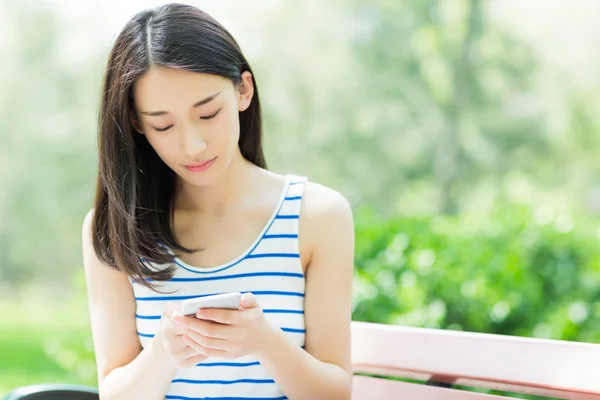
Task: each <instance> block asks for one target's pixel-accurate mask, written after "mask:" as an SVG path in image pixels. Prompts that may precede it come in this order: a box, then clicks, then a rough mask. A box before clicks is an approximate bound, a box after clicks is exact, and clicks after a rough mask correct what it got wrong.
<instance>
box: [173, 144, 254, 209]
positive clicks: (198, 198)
mask: <svg viewBox="0 0 600 400" xmlns="http://www.w3.org/2000/svg"><path fill="white" fill-rule="evenodd" d="M258 168H259V167H257V166H256V165H254V164H252V163H250V162H249V161H247V160H246V159H244V157H243V156H242V155H241V153H239V152H238V153H237V154H236V156H235V157H234V158H233V160H232V161H231V164H230V165H229V168H227V170H226V172H225V174H224V175H223V176H222V177H221V178H220V179H219V180H218V181H216V182H215V183H213V184H212V185H209V186H194V185H192V184H190V183H189V182H185V181H184V180H182V179H181V178H179V177H178V184H177V186H178V188H179V189H178V190H177V194H176V197H175V209H176V210H186V211H190V212H193V213H200V214H208V215H212V216H216V215H222V214H224V213H226V212H227V210H229V209H230V208H231V207H235V206H236V205H238V204H239V203H240V202H241V201H243V199H244V197H246V194H247V193H249V192H250V191H251V189H250V188H251V187H252V186H253V184H254V181H255V180H254V177H255V176H256V172H257V169H258Z"/></svg>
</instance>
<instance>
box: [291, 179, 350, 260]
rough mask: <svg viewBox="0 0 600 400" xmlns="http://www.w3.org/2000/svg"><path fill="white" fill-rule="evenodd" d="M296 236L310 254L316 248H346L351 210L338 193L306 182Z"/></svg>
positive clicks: (348, 243)
mask: <svg viewBox="0 0 600 400" xmlns="http://www.w3.org/2000/svg"><path fill="white" fill-rule="evenodd" d="M299 235H300V237H301V238H303V240H304V243H305V245H306V246H307V247H309V248H310V251H309V253H310V254H311V256H312V254H314V252H315V251H317V250H318V249H319V248H331V247H335V246H338V245H343V244H342V243H339V242H344V243H345V244H346V245H350V242H351V241H353V240H354V236H353V235H354V223H353V215H352V207H351V206H350V203H349V201H348V200H347V199H346V198H345V197H344V195H342V194H341V193H340V192H339V191H337V190H335V189H333V188H331V187H328V186H326V185H323V184H320V183H317V182H313V181H311V180H308V181H307V182H306V183H305V187H304V194H303V195H302V206H301V208H300V227H299Z"/></svg>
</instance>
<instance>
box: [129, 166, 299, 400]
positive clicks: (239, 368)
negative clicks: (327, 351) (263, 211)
mask: <svg viewBox="0 0 600 400" xmlns="http://www.w3.org/2000/svg"><path fill="white" fill-rule="evenodd" d="M305 183H306V178H305V177H300V176H296V175H286V176H285V185H284V189H283V191H282V193H281V195H280V199H279V202H278V204H277V206H276V208H275V210H274V211H273V213H272V215H271V217H270V218H269V220H268V222H267V223H266V224H265V226H264V227H263V229H262V232H261V233H260V234H259V236H258V237H257V238H256V240H255V242H254V243H253V244H252V245H251V246H250V247H249V248H248V249H247V250H246V251H245V252H244V253H243V254H241V255H240V256H239V257H237V258H236V259H235V260H233V261H230V262H228V263H226V264H222V265H219V266H215V267H210V268H196V267H193V266H191V265H188V264H186V263H185V262H183V261H182V260H180V259H178V258H175V259H174V263H175V264H176V266H177V267H176V270H175V271H176V272H175V274H174V276H173V278H172V279H171V280H169V281H166V282H162V283H161V284H160V286H159V287H158V288H159V290H160V291H161V292H169V293H165V294H161V293H156V292H154V291H152V290H150V289H148V288H146V287H144V286H142V285H140V284H138V283H135V282H132V286H133V290H134V294H135V300H136V326H137V331H138V337H139V339H140V343H141V345H142V347H145V346H146V345H147V344H148V343H149V341H150V340H151V339H152V337H153V336H154V335H155V334H156V333H157V332H158V330H159V327H160V317H161V315H162V312H163V309H164V306H165V304H166V303H167V302H169V301H175V302H177V301H181V300H185V299H189V298H192V297H197V296H207V295H211V294H218V293H226V292H252V293H253V294H254V295H255V296H256V299H257V300H258V303H259V305H260V307H261V308H262V309H263V312H264V315H265V318H266V319H267V321H268V322H269V323H270V324H271V325H273V326H275V327H277V328H279V329H281V330H282V331H284V332H285V334H286V335H287V337H288V338H289V340H290V341H291V342H293V343H295V344H297V345H298V346H302V347H304V339H305V332H306V331H305V325H304V288H305V279H304V273H303V270H302V264H301V262H300V254H299V246H298V225H299V214H300V204H301V201H302V194H303V190H304V186H305ZM165 398H166V399H173V400H191V399H211V400H219V399H220V400H225V399H240V400H241V399H254V400H256V399H265V400H266V399H269V400H273V399H286V398H287V397H285V395H284V394H283V392H282V391H281V390H280V389H279V387H278V386H277V385H276V383H275V381H274V380H273V378H272V377H271V376H270V375H269V374H268V372H267V371H266V370H265V369H264V368H263V367H262V366H261V365H260V363H259V362H258V361H257V360H256V359H255V358H254V357H252V356H245V357H241V358H237V359H233V360H231V359H227V360H225V359H220V358H217V357H209V358H207V359H206V360H204V361H203V362H201V363H200V364H197V365H196V366H195V367H192V368H187V369H186V368H181V369H178V370H177V371H176V374H175V377H174V378H173V380H172V381H171V384H170V385H169V388H168V390H167V393H166V397H165Z"/></svg>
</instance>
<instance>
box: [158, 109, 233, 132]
mask: <svg viewBox="0 0 600 400" xmlns="http://www.w3.org/2000/svg"><path fill="white" fill-rule="evenodd" d="M219 111H221V109H220V108H219V109H218V110H217V111H216V112H215V113H214V114H211V115H207V116H205V117H200V119H202V120H208V119H213V118H214V117H216V116H217V114H218V113H219ZM172 126H173V125H169V126H166V127H164V128H154V130H155V131H157V132H165V131H168V130H169V129H171V127H172Z"/></svg>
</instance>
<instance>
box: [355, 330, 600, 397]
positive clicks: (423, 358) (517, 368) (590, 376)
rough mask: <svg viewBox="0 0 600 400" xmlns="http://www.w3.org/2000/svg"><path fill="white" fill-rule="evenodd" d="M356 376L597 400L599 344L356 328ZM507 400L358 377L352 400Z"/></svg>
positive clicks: (599, 380)
mask: <svg viewBox="0 0 600 400" xmlns="http://www.w3.org/2000/svg"><path fill="white" fill-rule="evenodd" d="M352 364H353V368H354V372H355V373H366V374H376V375H384V376H392V377H400V378H409V379H417V380H421V381H428V380H432V381H435V382H442V383H452V384H458V385H464V386H471V387H478V388H487V389H499V390H506V391H511V392H517V393H529V394H536V395H542V396H551V397H557V398H563V399H576V400H588V399H589V400H592V399H600V345H597V344H589V343H575V342H567V341H560V340H546V339H531V338H523V337H515V336H503V335H494V334H484V333H471V332H460V331H449V330H440V329H426V328H412V327H404V326H392V325H382V324H372V323H365V322H353V323H352ZM392 398H406V399H428V400H436V399H465V400H471V399H506V397H500V396H491V395H483V394H479V393H474V392H466V391H462V390H456V389H449V388H442V387H434V386H427V385H421V384H416V383H407V382H399V381H391V380H385V379H378V378H370V377H362V376H355V377H354V387H353V399H370V400H371V399H372V400H376V399H392Z"/></svg>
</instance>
